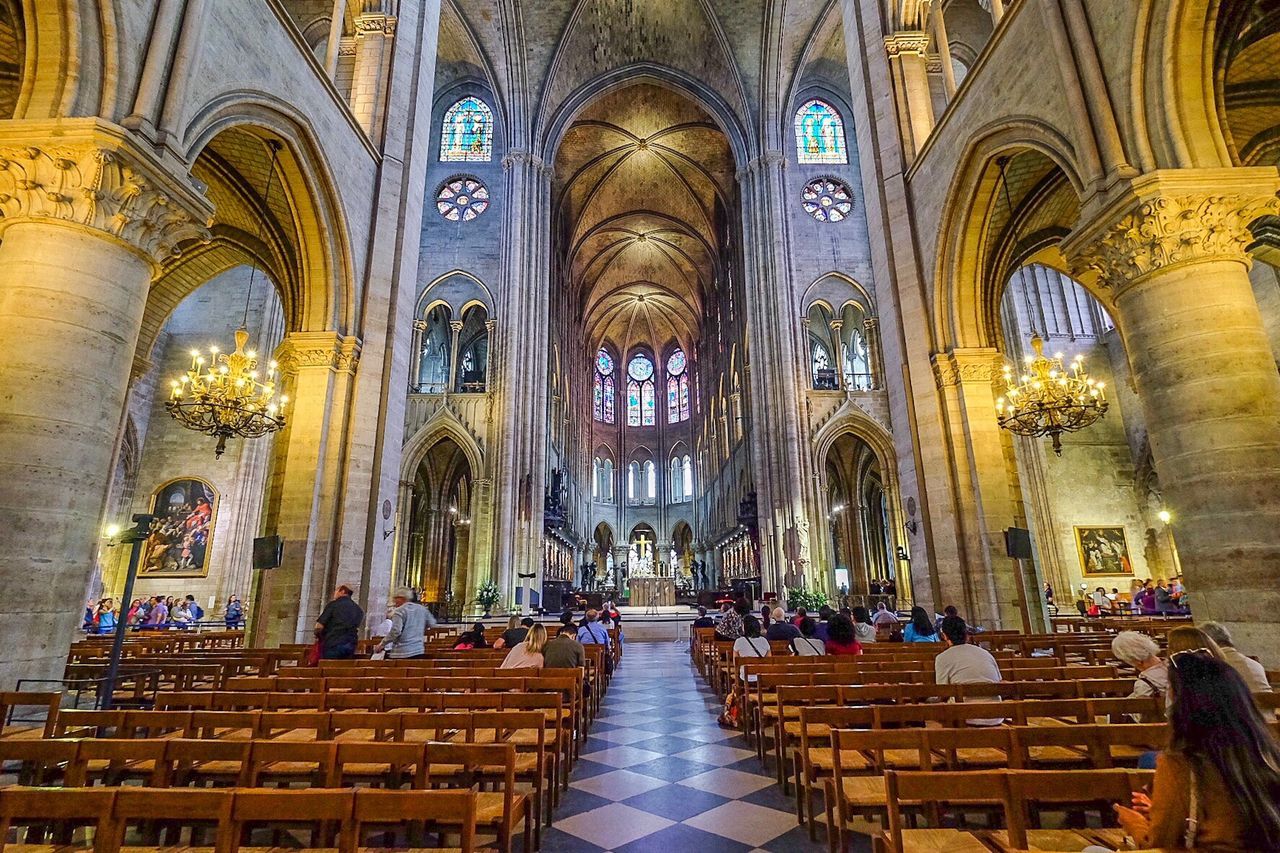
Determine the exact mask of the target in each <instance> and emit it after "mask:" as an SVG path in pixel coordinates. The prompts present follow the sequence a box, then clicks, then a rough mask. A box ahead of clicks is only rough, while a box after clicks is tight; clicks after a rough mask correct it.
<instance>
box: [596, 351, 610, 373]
mask: <svg viewBox="0 0 1280 853" xmlns="http://www.w3.org/2000/svg"><path fill="white" fill-rule="evenodd" d="M596 370H598V371H600V373H601V375H603V376H608V375H609V374H611V373H613V359H612V358H610V357H609V353H607V352H605V351H604V350H600V351H599V352H598V353H596Z"/></svg>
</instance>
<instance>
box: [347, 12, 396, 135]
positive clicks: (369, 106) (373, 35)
mask: <svg viewBox="0 0 1280 853" xmlns="http://www.w3.org/2000/svg"><path fill="white" fill-rule="evenodd" d="M355 30H356V65H355V74H354V77H353V79H352V81H351V98H350V101H351V112H352V113H354V114H355V117H356V121H358V122H360V126H361V127H363V128H364V129H365V132H366V133H368V134H369V136H370V137H372V138H373V139H375V140H376V139H378V138H380V137H381V135H382V133H381V131H382V122H383V119H384V117H385V115H386V108H387V83H388V80H389V75H388V71H389V69H390V64H391V57H392V50H391V42H392V41H393V40H394V39H395V35H396V19H395V17H394V16H391V15H386V14H382V13H372V14H364V15H360V16H359V17H357V18H356V19H355ZM335 66H336V62H335Z"/></svg>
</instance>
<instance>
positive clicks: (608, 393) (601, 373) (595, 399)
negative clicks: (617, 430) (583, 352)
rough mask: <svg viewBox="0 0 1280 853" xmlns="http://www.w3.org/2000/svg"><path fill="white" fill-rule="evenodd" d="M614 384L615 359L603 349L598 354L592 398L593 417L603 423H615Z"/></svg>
mask: <svg viewBox="0 0 1280 853" xmlns="http://www.w3.org/2000/svg"><path fill="white" fill-rule="evenodd" d="M613 383H614V378H613V358H612V357H611V356H610V355H609V353H607V352H605V351H604V350H603V349H602V350H600V351H599V352H597V353H596V375H595V383H594V387H593V394H592V398H591V415H592V417H594V418H595V419H596V420H597V421H600V422H601V423H606V424H611V423H613V418H614V414H613V413H614V399H613V398H614V388H613Z"/></svg>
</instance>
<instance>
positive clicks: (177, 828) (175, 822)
mask: <svg viewBox="0 0 1280 853" xmlns="http://www.w3.org/2000/svg"><path fill="white" fill-rule="evenodd" d="M231 802H232V792H231V791H206V790H196V789H185V788H170V789H166V790H156V789H154V788H133V787H125V788H118V789H116V796H115V811H114V821H113V824H112V831H113V832H114V834H115V837H114V838H113V839H112V841H111V849H112V850H117V851H118V850H120V849H121V847H122V846H123V845H124V842H125V838H126V836H127V835H128V833H129V831H130V829H131V828H136V833H137V835H138V836H139V839H140V841H141V842H142V843H144V844H146V845H148V846H150V847H158V846H160V845H161V844H162V843H163V844H164V845H165V847H168V848H171V849H173V848H178V847H179V846H180V849H181V850H183V851H184V853H194V851H206V850H207V851H210V853H225V848H226V842H227V841H229V838H230V836H229V835H228V834H227V833H225V832H224V831H223V829H224V827H228V826H229V825H230V822H231ZM184 836H185V843H184V840H183V839H184ZM206 836H209V837H211V838H212V839H213V844H207V843H206V842H205V839H206Z"/></svg>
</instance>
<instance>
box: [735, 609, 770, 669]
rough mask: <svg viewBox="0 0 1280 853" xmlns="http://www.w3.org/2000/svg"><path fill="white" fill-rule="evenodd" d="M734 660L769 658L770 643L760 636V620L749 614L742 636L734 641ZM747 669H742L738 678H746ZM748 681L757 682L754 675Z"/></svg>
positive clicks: (744, 623)
mask: <svg viewBox="0 0 1280 853" xmlns="http://www.w3.org/2000/svg"><path fill="white" fill-rule="evenodd" d="M733 656H734V658H767V657H769V641H768V640H766V639H765V638H764V637H761V636H760V620H759V619H757V618H756V617H755V616H752V615H751V614H750V613H748V614H747V615H746V616H744V617H743V619H742V636H741V637H739V638H738V639H736V640H734V641H733ZM745 675H746V669H745V668H744V667H740V668H739V670H738V676H739V677H740V678H742V677H745ZM747 680H748V681H755V680H756V677H755V676H754V675H753V676H751V677H750V678H749V679H747Z"/></svg>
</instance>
